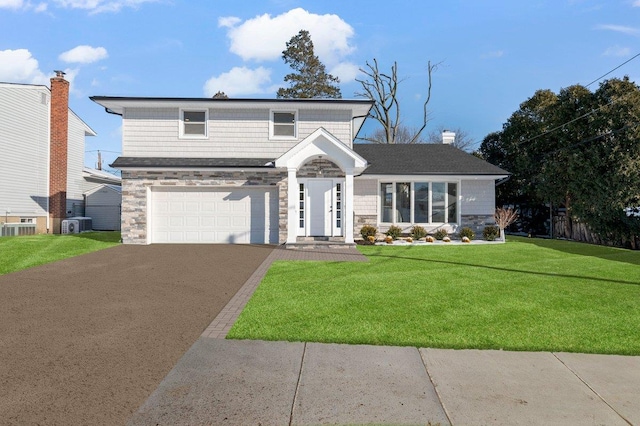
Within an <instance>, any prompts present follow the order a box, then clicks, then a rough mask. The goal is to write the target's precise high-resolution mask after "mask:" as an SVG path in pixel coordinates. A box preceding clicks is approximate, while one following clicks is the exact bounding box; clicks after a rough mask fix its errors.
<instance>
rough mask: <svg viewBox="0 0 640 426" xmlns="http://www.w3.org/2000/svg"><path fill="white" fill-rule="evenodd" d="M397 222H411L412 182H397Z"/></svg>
mask: <svg viewBox="0 0 640 426" xmlns="http://www.w3.org/2000/svg"><path fill="white" fill-rule="evenodd" d="M396 222H411V184H410V183H396Z"/></svg>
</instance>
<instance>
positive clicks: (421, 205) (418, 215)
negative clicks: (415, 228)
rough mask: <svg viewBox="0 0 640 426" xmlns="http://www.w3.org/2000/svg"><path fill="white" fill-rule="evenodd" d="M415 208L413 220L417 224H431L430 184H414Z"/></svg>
mask: <svg viewBox="0 0 640 426" xmlns="http://www.w3.org/2000/svg"><path fill="white" fill-rule="evenodd" d="M414 192H415V195H414V196H415V208H414V211H413V220H414V222H416V223H428V222H429V182H416V183H414Z"/></svg>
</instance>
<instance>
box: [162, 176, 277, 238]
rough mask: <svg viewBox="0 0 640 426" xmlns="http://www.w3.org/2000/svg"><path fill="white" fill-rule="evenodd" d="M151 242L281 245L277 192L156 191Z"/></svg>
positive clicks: (215, 189) (237, 189) (269, 190)
mask: <svg viewBox="0 0 640 426" xmlns="http://www.w3.org/2000/svg"><path fill="white" fill-rule="evenodd" d="M150 241H151V242H152V243H226V244H249V243H252V244H277V243H278V197H277V192H276V190H275V189H271V188H202V187H198V188H193V189H185V188H171V189H167V188H161V189H158V190H153V191H152V192H151V235H150Z"/></svg>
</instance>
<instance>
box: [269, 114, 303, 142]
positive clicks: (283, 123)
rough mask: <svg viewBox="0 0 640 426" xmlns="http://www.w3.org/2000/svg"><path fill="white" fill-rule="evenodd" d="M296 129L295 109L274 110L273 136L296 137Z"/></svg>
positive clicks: (272, 119) (272, 117)
mask: <svg viewBox="0 0 640 426" xmlns="http://www.w3.org/2000/svg"><path fill="white" fill-rule="evenodd" d="M296 130H297V129H296V113H295V112H294V111H273V112H272V113H271V137H272V138H274V139H287V138H295V137H296Z"/></svg>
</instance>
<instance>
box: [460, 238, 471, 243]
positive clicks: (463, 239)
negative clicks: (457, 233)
mask: <svg viewBox="0 0 640 426" xmlns="http://www.w3.org/2000/svg"><path fill="white" fill-rule="evenodd" d="M462 242H463V243H470V242H471V240H470V239H469V237H462Z"/></svg>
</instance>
